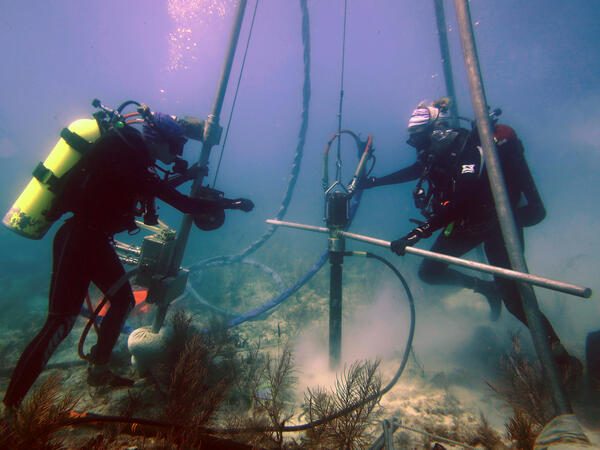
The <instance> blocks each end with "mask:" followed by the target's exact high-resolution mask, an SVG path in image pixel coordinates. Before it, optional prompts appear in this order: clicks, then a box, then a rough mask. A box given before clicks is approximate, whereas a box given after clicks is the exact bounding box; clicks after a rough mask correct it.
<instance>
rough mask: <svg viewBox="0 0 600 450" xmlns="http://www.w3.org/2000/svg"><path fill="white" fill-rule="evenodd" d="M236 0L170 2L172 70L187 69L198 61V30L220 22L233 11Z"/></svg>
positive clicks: (170, 59) (169, 0)
mask: <svg viewBox="0 0 600 450" xmlns="http://www.w3.org/2000/svg"><path fill="white" fill-rule="evenodd" d="M234 4H235V1H234V0H168V1H167V8H168V12H169V16H171V18H172V19H173V21H174V22H175V27H174V31H172V32H171V33H169V70H178V69H183V70H186V69H188V67H189V64H190V63H191V62H192V61H195V60H197V59H198V56H199V49H200V45H199V43H198V41H199V38H198V34H199V30H201V29H202V27H203V26H205V25H207V24H209V23H211V22H213V21H214V20H218V19H221V18H222V17H224V16H225V15H226V14H228V13H229V11H230V10H231V9H233V7H234Z"/></svg>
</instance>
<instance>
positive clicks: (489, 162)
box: [454, 0, 573, 415]
mask: <svg viewBox="0 0 600 450" xmlns="http://www.w3.org/2000/svg"><path fill="white" fill-rule="evenodd" d="M454 5H455V7H456V16H457V19H458V26H459V32H460V40H461V43H462V49H463V56H464V59H465V66H466V69H467V78H468V81H469V88H470V91H471V101H472V103H473V109H474V110H475V116H476V119H477V130H478V131H479V137H480V141H481V145H482V146H483V150H484V154H485V163H486V166H487V173H488V177H489V181H490V186H491V189H492V194H493V196H494V203H495V205H496V211H497V213H498V219H499V221H500V228H501V230H502V236H503V237H504V243H505V246H506V249H507V251H508V256H509V259H510V264H511V266H512V267H513V268H514V269H515V270H517V271H519V272H523V273H527V264H526V262H525V257H524V256H523V248H522V246H521V241H520V237H519V233H518V231H517V226H516V223H515V219H514V216H513V213H512V209H511V204H510V201H509V198H508V193H507V191H506V185H505V183H504V178H503V176H502V170H501V167H500V161H499V159H498V154H497V151H496V147H495V145H494V141H493V132H492V127H491V125H490V121H489V115H488V106H487V101H486V98H485V91H484V88H483V81H482V76H481V71H480V67H479V61H478V57H477V49H476V47H475V36H474V34H473V25H472V23H471V12H470V10H469V5H468V1H467V0H454ZM518 286H519V292H520V293H521V301H522V303H523V309H524V310H525V316H526V318H527V323H528V325H529V330H530V332H531V337H532V338H533V343H534V347H535V349H536V352H537V355H538V358H539V359H540V361H541V363H542V367H543V369H544V372H545V375H546V378H547V379H548V382H549V388H550V392H551V395H552V400H553V402H554V406H555V408H556V413H557V414H559V415H560V414H571V413H572V412H573V410H572V408H571V405H570V404H569V401H568V400H567V397H566V395H565V392H564V389H563V386H562V385H561V383H560V381H559V378H558V371H557V367H556V363H555V362H554V359H553V358H552V352H551V349H550V343H549V342H548V338H547V337H546V336H545V332H544V328H543V325H542V319H541V313H540V310H539V307H538V303H537V298H536V296H535V293H534V291H533V288H532V287H531V285H529V284H526V283H519V284H518Z"/></svg>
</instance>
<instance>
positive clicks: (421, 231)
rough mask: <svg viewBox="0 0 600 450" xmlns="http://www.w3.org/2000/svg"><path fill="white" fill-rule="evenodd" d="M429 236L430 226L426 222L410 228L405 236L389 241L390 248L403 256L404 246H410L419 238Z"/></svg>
mask: <svg viewBox="0 0 600 450" xmlns="http://www.w3.org/2000/svg"><path fill="white" fill-rule="evenodd" d="M429 236H431V226H430V225H429V224H428V223H424V224H423V225H421V226H418V227H417V228H415V229H414V230H412V231H411V232H410V233H408V234H407V235H406V236H404V237H401V238H400V239H396V240H395V241H392V242H390V248H391V250H392V251H393V252H394V253H396V254H397V255H400V256H404V254H405V253H406V247H412V246H413V245H415V244H416V243H417V242H419V241H420V240H421V239H423V238H428V237H429Z"/></svg>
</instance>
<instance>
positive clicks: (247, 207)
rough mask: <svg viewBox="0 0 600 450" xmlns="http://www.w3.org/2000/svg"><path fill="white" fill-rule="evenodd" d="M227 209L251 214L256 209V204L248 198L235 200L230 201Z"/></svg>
mask: <svg viewBox="0 0 600 450" xmlns="http://www.w3.org/2000/svg"><path fill="white" fill-rule="evenodd" d="M225 208H226V209H239V210H240V211H244V212H250V211H252V210H253V209H254V202H253V201H252V200H250V199H247V198H234V199H231V200H229V202H228V203H227V204H226V206H225Z"/></svg>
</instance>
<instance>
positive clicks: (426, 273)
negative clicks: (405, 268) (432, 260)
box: [417, 264, 443, 284]
mask: <svg viewBox="0 0 600 450" xmlns="http://www.w3.org/2000/svg"><path fill="white" fill-rule="evenodd" d="M442 270H443V269H442ZM442 270H439V268H437V267H435V266H432V265H429V264H421V266H420V267H419V270H418V272H417V274H418V276H419V279H420V280H421V281H422V282H424V283H428V284H435V283H436V282H438V281H439V280H440V278H441V272H442Z"/></svg>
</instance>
